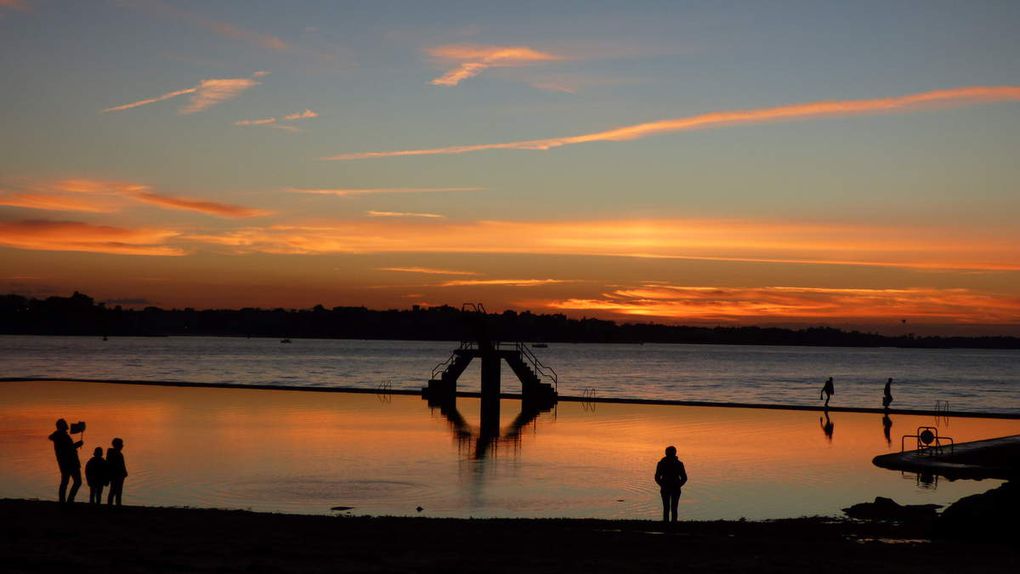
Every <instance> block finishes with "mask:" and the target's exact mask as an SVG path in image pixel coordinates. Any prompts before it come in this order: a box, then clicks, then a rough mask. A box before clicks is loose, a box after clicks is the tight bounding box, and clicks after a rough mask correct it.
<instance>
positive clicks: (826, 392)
mask: <svg viewBox="0 0 1020 574" xmlns="http://www.w3.org/2000/svg"><path fill="white" fill-rule="evenodd" d="M834 394H836V387H835V386H834V385H833V384H832V377H829V379H828V380H827V381H825V385H824V386H823V387H822V392H821V393H819V395H818V400H822V398H825V408H826V409H828V408H829V399H831V398H832V395H834Z"/></svg>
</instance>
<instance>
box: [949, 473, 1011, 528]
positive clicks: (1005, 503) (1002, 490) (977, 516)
mask: <svg viewBox="0 0 1020 574" xmlns="http://www.w3.org/2000/svg"><path fill="white" fill-rule="evenodd" d="M1018 516H1020V486H1018V485H1017V484H1016V483H1015V482H1013V481H1010V482H1007V483H1005V484H1003V485H1002V486H1000V487H998V488H993V489H991V490H989V491H988V492H984V493H981V494H973V495H971V496H965V497H963V498H961V499H960V500H957V501H956V502H954V503H953V504H951V505H950V506H949V508H947V509H945V511H943V512H942V516H940V517H939V519H938V521H936V522H935V531H934V536H935V537H936V538H953V539H965V540H976V541H1007V540H1016V539H1017V537H1018V536H1020V522H1018V521H1017V517H1018Z"/></svg>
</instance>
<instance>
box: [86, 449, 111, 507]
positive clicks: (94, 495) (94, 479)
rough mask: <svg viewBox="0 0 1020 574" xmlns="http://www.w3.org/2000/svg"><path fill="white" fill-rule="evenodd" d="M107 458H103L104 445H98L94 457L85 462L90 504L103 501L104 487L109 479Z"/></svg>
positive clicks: (93, 453)
mask: <svg viewBox="0 0 1020 574" xmlns="http://www.w3.org/2000/svg"><path fill="white" fill-rule="evenodd" d="M106 475H107V472H106V460H104V459H103V447H101V446H97V447H96V450H94V451H93V452H92V458H90V459H89V461H88V462H87V463H85V482H86V483H87V484H88V485H89V504H102V503H103V487H105V486H106V481H107V477H106Z"/></svg>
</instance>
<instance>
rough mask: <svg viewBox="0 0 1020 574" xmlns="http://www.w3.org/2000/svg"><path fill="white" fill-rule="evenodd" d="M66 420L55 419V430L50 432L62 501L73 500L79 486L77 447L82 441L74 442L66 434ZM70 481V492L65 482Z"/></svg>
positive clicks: (79, 470)
mask: <svg viewBox="0 0 1020 574" xmlns="http://www.w3.org/2000/svg"><path fill="white" fill-rule="evenodd" d="M67 428H68V427H67V421H65V420H64V419H57V430H55V431H53V433H52V434H50V440H51V441H53V452H54V453H55V454H56V455H57V467H58V468H60V495H59V500H60V502H61V503H63V502H69V503H70V502H74V496H75V495H76V494H78V489H79V488H81V461H80V460H78V449H79V448H81V445H82V444H83V443H82V441H78V442H74V440H73V439H71V435H69V434H67ZM68 481H71V492H67V483H68Z"/></svg>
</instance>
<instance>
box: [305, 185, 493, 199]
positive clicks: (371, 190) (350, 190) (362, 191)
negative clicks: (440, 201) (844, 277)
mask: <svg viewBox="0 0 1020 574" xmlns="http://www.w3.org/2000/svg"><path fill="white" fill-rule="evenodd" d="M287 191H288V192H290V193H308V194H311V195H335V196H337V197H353V196H355V195H374V194H378V193H450V192H452V193H457V192H469V191H485V188H483V187H341V188H336V189H306V188H299V187H291V188H288V189H287Z"/></svg>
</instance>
